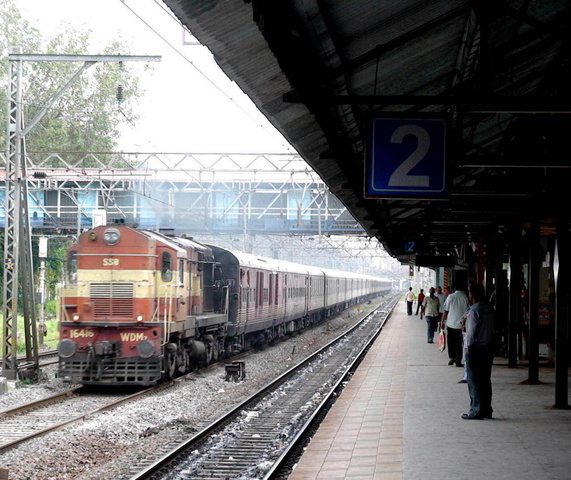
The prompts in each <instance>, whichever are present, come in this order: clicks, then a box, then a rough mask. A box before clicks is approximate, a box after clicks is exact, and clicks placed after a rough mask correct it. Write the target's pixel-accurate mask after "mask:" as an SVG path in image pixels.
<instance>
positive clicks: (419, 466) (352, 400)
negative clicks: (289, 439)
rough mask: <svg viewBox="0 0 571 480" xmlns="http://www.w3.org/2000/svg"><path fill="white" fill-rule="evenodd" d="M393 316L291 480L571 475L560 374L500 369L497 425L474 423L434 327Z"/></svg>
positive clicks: (496, 374) (400, 310) (496, 373)
mask: <svg viewBox="0 0 571 480" xmlns="http://www.w3.org/2000/svg"><path fill="white" fill-rule="evenodd" d="M405 310H406V308H405V306H404V302H402V303H401V304H400V305H399V306H398V307H397V309H396V311H395V312H394V313H393V314H392V316H391V318H390V319H389V322H388V323H387V326H386V327H385V329H384V330H383V332H382V334H381V336H380V337H379V338H378V339H377V341H376V343H375V345H374V347H373V348H372V349H371V350H370V352H369V354H368V355H367V357H366V358H365V359H364V361H363V363H362V364H361V365H360V367H359V369H358V371H357V372H356V374H355V375H354V377H353V379H352V380H351V382H350V383H349V384H348V386H347V388H346V389H345V390H344V391H343V393H342V395H341V396H340V398H339V400H338V401H337V403H336V404H335V405H334V406H333V408H332V409H331V411H330V412H329V414H328V416H327V418H326V420H325V421H324V422H323V423H322V425H321V427H320V428H319V431H318V432H317V434H316V435H315V437H314V438H313V440H312V441H311V443H310V444H309V446H308V448H307V450H306V452H305V454H304V456H303V457H302V459H301V460H300V462H299V463H298V465H297V466H296V468H295V470H294V471H293V473H292V474H291V475H290V477H289V480H314V479H319V480H321V479H323V480H341V479H353V480H365V479H366V480H371V479H375V480H377V479H383V480H385V479H386V480H393V479H395V480H396V479H398V480H400V479H405V480H408V479H423V480H433V479H434V480H440V479H480V478H481V479H502V480H503V479H514V480H515V479H518V480H521V479H523V480H527V479H529V480H538V479H571V451H570V450H571V410H555V409H552V408H551V405H552V404H553V403H554V398H555V396H554V376H553V375H554V371H553V369H552V368H541V369H540V380H542V381H543V382H544V384H542V385H522V384H521V383H520V382H522V381H524V380H525V379H526V378H527V369H526V368H524V367H519V368H514V369H510V368H507V366H506V365H505V361H503V359H498V360H497V361H496V362H495V364H494V368H493V374H492V383H493V388H494V399H493V407H494V419H493V420H483V421H466V420H462V419H461V418H460V416H461V414H462V413H464V412H466V411H467V410H468V408H469V397H468V391H467V387H466V384H459V383H457V382H458V380H460V379H461V378H462V373H463V371H462V369H460V368H457V367H455V366H448V365H447V363H448V356H447V354H446V353H441V352H439V351H438V348H437V347H436V344H427V343H426V333H425V332H426V323H425V322H424V321H423V320H420V319H419V317H417V316H410V317H409V316H407V315H406V311H405Z"/></svg>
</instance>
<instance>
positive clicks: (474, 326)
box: [462, 283, 494, 420]
mask: <svg viewBox="0 0 571 480" xmlns="http://www.w3.org/2000/svg"><path fill="white" fill-rule="evenodd" d="M469 294H470V302H471V303H472V306H471V307H470V310H469V311H468V315H467V316H466V373H467V379H468V392H469V393H470V411H469V412H468V413H464V414H463V415H462V418H463V419H464V420H481V419H483V418H492V411H493V410H492V361H493V359H494V348H493V344H492V338H493V335H494V309H493V308H492V306H491V305H490V304H489V303H488V302H487V301H486V296H485V294H484V287H483V286H482V284H480V283H476V284H473V285H470V289H469Z"/></svg>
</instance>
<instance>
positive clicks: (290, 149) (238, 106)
mask: <svg viewBox="0 0 571 480" xmlns="http://www.w3.org/2000/svg"><path fill="white" fill-rule="evenodd" d="M119 1H120V2H121V3H122V4H123V5H124V6H125V8H127V9H128V10H129V11H130V12H131V13H132V14H133V15H135V16H136V17H137V18H138V19H139V20H140V21H141V22H143V23H144V24H145V25H146V26H147V27H148V28H149V29H150V30H151V31H152V32H153V33H154V34H155V35H157V36H158V37H159V38H160V39H161V40H162V41H163V42H164V43H166V44H167V45H168V46H169V47H170V48H171V49H172V50H174V51H175V52H176V53H177V54H178V55H179V56H180V57H182V58H183V59H184V60H185V61H186V62H187V63H188V64H189V65H190V66H191V67H192V68H194V69H195V70H196V71H197V72H198V73H199V74H200V75H201V76H202V77H203V78H204V79H205V80H206V81H207V82H208V83H210V84H211V85H212V86H213V87H214V88H215V89H216V90H218V91H219V92H220V93H221V94H222V95H223V96H224V97H225V98H226V99H227V100H230V102H232V103H233V104H234V105H235V106H236V107H237V108H238V109H239V110H240V111H241V112H242V113H243V114H244V115H246V117H248V118H249V119H250V120H251V121H252V122H254V123H255V124H256V125H257V126H258V127H260V128H261V129H262V131H263V132H264V133H265V134H266V135H268V136H269V137H271V138H273V139H275V137H274V135H273V134H272V133H271V132H269V131H268V130H267V129H266V128H265V127H264V126H263V125H261V124H259V123H258V121H257V120H256V119H255V118H254V117H253V116H252V115H250V113H248V111H246V110H245V109H244V107H242V106H241V105H239V104H238V103H237V102H236V101H235V100H234V99H233V98H232V97H231V96H230V95H229V94H228V93H226V92H225V91H224V90H223V89H222V87H220V86H218V85H217V84H216V83H215V82H214V81H213V80H212V79H211V78H210V77H209V76H208V75H207V74H206V73H204V72H203V71H202V70H201V69H200V68H198V67H197V66H196V65H195V63H194V62H193V61H192V60H189V59H188V58H186V56H185V55H184V54H183V53H182V52H181V51H180V50H178V49H177V48H176V47H175V46H174V45H173V44H171V43H170V42H169V41H168V40H167V39H166V38H165V37H163V36H162V35H161V34H160V33H159V32H158V31H157V30H156V29H155V28H153V26H152V25H150V24H149V23H148V22H147V21H146V20H145V19H144V18H142V17H141V16H140V15H139V14H138V13H137V12H135V10H133V9H132V8H131V7H130V6H129V5H127V3H126V0H119ZM155 3H157V2H156V0H155ZM163 10H164V8H163ZM167 13H168V12H167ZM168 15H169V17H170V18H172V19H173V20H175V21H176V22H177V23H179V24H180V25H182V26H183V27H184V28H185V29H186V30H188V28H187V27H186V26H184V25H183V24H182V23H181V22H180V21H179V20H178V19H177V18H176V17H175V16H174V15H172V14H168ZM188 31H189V32H190V30H188ZM190 33H191V32H190ZM191 35H192V33H191ZM280 141H281V140H280ZM282 145H283V146H284V147H285V148H286V149H287V150H288V151H292V150H293V149H292V147H291V145H289V144H283V143H282Z"/></svg>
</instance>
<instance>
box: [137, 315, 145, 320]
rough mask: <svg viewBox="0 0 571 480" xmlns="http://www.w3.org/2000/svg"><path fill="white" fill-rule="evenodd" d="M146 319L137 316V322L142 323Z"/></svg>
mask: <svg viewBox="0 0 571 480" xmlns="http://www.w3.org/2000/svg"><path fill="white" fill-rule="evenodd" d="M144 319H145V317H143V315H137V322H142V321H143V320H144Z"/></svg>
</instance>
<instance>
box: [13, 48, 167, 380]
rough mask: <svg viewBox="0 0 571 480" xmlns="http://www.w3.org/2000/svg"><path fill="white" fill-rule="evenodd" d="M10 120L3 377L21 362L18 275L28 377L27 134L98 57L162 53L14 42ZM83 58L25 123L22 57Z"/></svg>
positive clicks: (32, 364) (31, 309)
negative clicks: (65, 49)
mask: <svg viewBox="0 0 571 480" xmlns="http://www.w3.org/2000/svg"><path fill="white" fill-rule="evenodd" d="M8 61H9V69H8V70H9V71H8V119H7V120H8V121H7V135H6V159H5V164H6V178H5V184H6V185H5V191H6V201H5V229H4V232H5V233H4V275H3V280H4V292H3V300H4V303H3V305H2V312H3V333H4V338H3V342H2V355H3V359H4V365H3V369H2V376H4V377H6V378H8V379H11V380H16V379H17V378H18V362H17V358H16V339H17V330H18V292H19V288H18V287H19V280H20V281H21V284H22V303H23V311H24V334H25V337H24V341H25V347H26V360H27V362H28V363H27V365H26V366H25V368H24V369H22V370H26V376H27V378H29V379H34V378H35V377H36V376H37V373H38V371H39V368H38V363H39V362H38V338H37V325H36V312H35V304H34V293H33V287H34V285H33V284H34V276H33V274H34V269H33V265H32V236H31V228H30V215H29V209H28V199H29V197H30V196H29V193H28V176H27V162H28V158H27V156H26V148H25V137H26V134H27V133H28V132H29V131H30V130H31V129H32V128H33V127H34V126H35V125H36V124H37V123H38V122H39V121H40V120H41V119H42V118H43V117H44V115H45V114H46V112H47V111H48V110H49V109H50V108H51V107H52V105H54V103H55V102H57V101H58V100H59V99H60V98H61V97H62V96H63V94H64V93H65V92H66V91H67V90H68V89H69V87H70V86H71V85H72V84H73V83H74V82H75V80H76V79H77V78H78V77H79V76H80V75H81V74H82V73H83V72H84V71H85V70H87V69H88V68H89V67H91V66H92V65H94V64H96V63H97V62H123V61H160V57H157V56H154V57H149V56H132V55H127V56H125V55H50V54H48V55H34V54H23V53H21V48H20V47H10V49H9V54H8ZM24 61H32V62H46V61H47V62H52V61H53V62H83V65H82V66H81V67H80V68H79V69H78V70H77V71H76V72H75V74H74V75H73V76H72V77H71V78H70V79H69V80H68V81H67V83H66V84H65V85H63V86H62V87H61V88H60V89H59V90H58V92H57V93H56V94H55V95H53V96H52V97H51V98H50V99H49V100H48V101H47V102H46V103H45V104H44V106H43V107H42V109H41V110H40V111H39V112H38V113H37V114H36V115H35V116H34V118H33V119H31V121H30V122H29V124H28V125H26V126H24V116H23V112H22V104H23V103H22V71H23V68H22V67H23V65H22V64H23V62H24Z"/></svg>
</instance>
